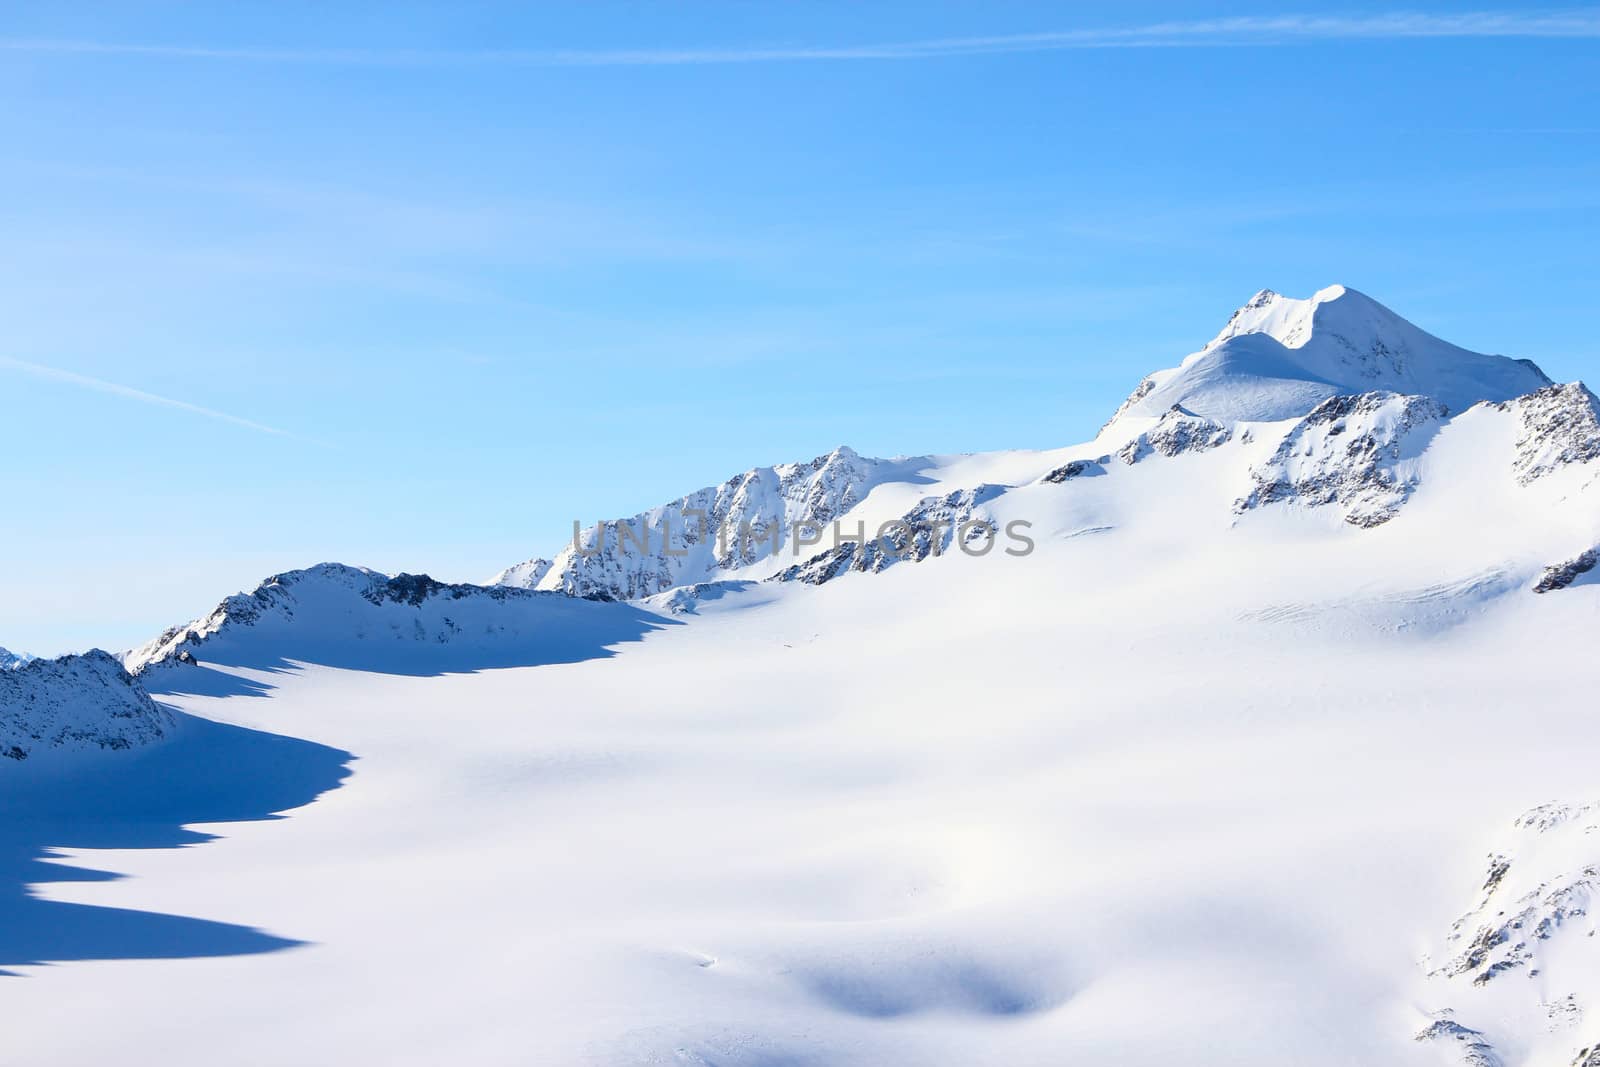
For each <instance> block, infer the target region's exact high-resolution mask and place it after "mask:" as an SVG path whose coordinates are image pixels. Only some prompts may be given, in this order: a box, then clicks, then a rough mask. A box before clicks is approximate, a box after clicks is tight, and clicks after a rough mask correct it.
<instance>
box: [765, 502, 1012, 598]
mask: <svg viewBox="0 0 1600 1067" xmlns="http://www.w3.org/2000/svg"><path fill="white" fill-rule="evenodd" d="M1004 492H1005V486H1001V485H988V484H985V485H980V486H977V487H975V488H972V489H961V490H957V491H956V492H954V493H949V494H947V495H945V496H942V497H928V498H926V499H924V500H923V501H922V502H921V503H919V504H918V505H917V506H916V507H914V508H912V509H911V510H910V511H908V512H906V513H905V514H904V515H902V516H901V517H900V518H899V520H897V521H896V522H895V523H894V524H892V525H889V526H888V528H887V529H885V530H884V531H883V532H882V533H881V535H878V534H876V533H875V532H874V531H868V534H869V537H868V539H867V540H866V541H865V542H861V541H845V542H843V543H842V544H838V545H835V546H833V547H832V548H829V549H827V550H826V551H824V552H820V553H818V554H817V555H815V556H812V557H811V558H810V559H807V560H804V561H802V562H800V563H796V564H795V565H794V566H792V567H788V568H785V569H784V570H782V571H780V572H779V573H777V574H775V575H773V576H772V577H771V578H770V579H768V581H774V582H803V583H805V584H806V585H825V584H827V583H828V582H831V581H833V579H835V578H837V577H839V576H840V575H842V574H846V573H848V572H850V571H861V572H868V573H877V572H878V571H882V570H884V569H886V568H888V567H892V566H894V565H895V564H896V563H901V562H911V563H920V562H922V561H923V560H925V559H927V558H929V557H930V556H939V555H943V554H944V553H945V552H946V551H949V550H952V549H956V548H958V547H960V546H959V545H958V539H960V540H962V543H963V544H972V543H973V542H976V541H981V540H987V539H988V538H991V537H998V531H997V530H996V529H995V528H994V526H992V525H990V524H988V523H986V522H985V521H984V520H983V517H982V514H981V512H980V509H981V508H982V507H983V505H985V504H987V503H988V502H989V501H991V500H993V499H995V498H996V497H998V496H999V495H1000V494H1001V493H1004ZM969 524H981V525H982V526H983V527H984V528H983V529H979V528H978V526H977V525H969Z"/></svg>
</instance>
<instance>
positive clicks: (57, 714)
mask: <svg viewBox="0 0 1600 1067" xmlns="http://www.w3.org/2000/svg"><path fill="white" fill-rule="evenodd" d="M172 725H173V720H172V716H171V714H170V713H168V712H167V711H166V710H165V709H164V708H162V707H161V706H160V705H158V704H156V702H155V701H153V700H151V699H150V695H149V694H148V693H146V692H145V691H144V689H143V688H142V687H141V686H140V685H139V683H138V682H137V681H136V680H135V679H134V678H133V677H132V676H130V675H129V674H128V672H127V671H126V670H124V669H123V666H122V664H121V663H118V662H117V660H116V658H115V657H114V656H112V655H111V654H110V653H109V652H102V651H100V650H99V649H94V650H92V651H89V652H85V653H83V654H81V655H72V656H61V657H59V658H57V659H30V660H28V661H26V662H24V663H21V664H20V665H17V666H15V667H12V668H10V669H8V670H3V671H0V757H5V758H7V759H13V760H23V759H28V758H29V757H31V756H34V755H37V754H39V753H41V752H43V751H48V750H62V751H74V750H94V749H129V748H135V747H138V746H140V745H146V744H149V743H150V742H152V741H158V740H160V739H161V738H162V737H164V736H166V734H167V733H168V731H170V730H171V728H172Z"/></svg>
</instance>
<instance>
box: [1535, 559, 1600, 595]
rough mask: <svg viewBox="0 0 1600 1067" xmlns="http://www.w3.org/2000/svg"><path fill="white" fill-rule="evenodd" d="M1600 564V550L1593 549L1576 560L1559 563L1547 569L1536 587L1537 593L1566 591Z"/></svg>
mask: <svg viewBox="0 0 1600 1067" xmlns="http://www.w3.org/2000/svg"><path fill="white" fill-rule="evenodd" d="M1596 563H1600V549H1597V548H1591V549H1589V551H1587V552H1584V553H1582V554H1580V555H1579V556H1578V557H1577V558H1576V559H1569V560H1567V561H1566V562H1565V563H1557V564H1554V565H1552V566H1549V567H1546V568H1545V570H1544V575H1543V576H1542V577H1540V579H1539V581H1538V582H1537V583H1536V584H1535V585H1534V587H1533V591H1534V592H1535V593H1550V592H1554V591H1555V590H1557V589H1565V588H1566V587H1567V586H1569V585H1571V584H1572V583H1573V582H1575V581H1577V580H1578V579H1579V578H1580V577H1582V576H1583V575H1585V574H1588V573H1589V572H1590V571H1592V570H1594V567H1595V564H1596Z"/></svg>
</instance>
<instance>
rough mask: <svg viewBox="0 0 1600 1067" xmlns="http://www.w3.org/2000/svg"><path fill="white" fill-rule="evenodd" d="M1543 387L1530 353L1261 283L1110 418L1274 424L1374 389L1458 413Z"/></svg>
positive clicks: (1344, 297) (1367, 300)
mask: <svg viewBox="0 0 1600 1067" xmlns="http://www.w3.org/2000/svg"><path fill="white" fill-rule="evenodd" d="M1549 384H1550V379H1549V378H1547V377H1545V375H1544V372H1543V371H1541V370H1540V369H1539V368H1538V367H1536V366H1534V365H1533V364H1532V363H1530V362H1528V361H1526V360H1515V359H1507V358H1505V357H1504V356H1486V355H1481V354H1479V353H1476V352H1469V351H1467V350H1466V349H1464V348H1457V347H1456V346H1455V345H1452V344H1449V343H1448V342H1445V341H1441V340H1439V338H1437V337H1434V336H1433V335H1432V334H1429V333H1426V332H1424V331H1423V330H1420V329H1418V328H1417V327H1416V326H1413V325H1412V324H1411V323H1409V322H1407V321H1406V320H1405V319H1403V318H1401V317H1400V316H1399V315H1396V314H1395V313H1394V312H1392V311H1390V310H1389V309H1388V308H1386V307H1384V306H1383V305H1382V304H1379V303H1378V302H1377V301H1375V300H1373V299H1372V298H1371V297H1368V296H1365V295H1363V294H1361V293H1358V292H1356V291H1355V290H1354V289H1347V288H1345V287H1344V286H1342V285H1332V286H1329V287H1328V288H1326V289H1322V290H1320V291H1319V292H1317V293H1316V294H1314V295H1313V296H1312V297H1311V298H1310V299H1309V300H1294V299H1290V298H1289V297H1285V296H1280V295H1278V294H1277V293H1274V292H1273V291H1272V290H1270V289H1263V290H1261V292H1259V293H1257V294H1256V295H1255V296H1254V297H1252V298H1251V299H1250V301H1249V302H1248V303H1246V304H1245V305H1244V306H1243V307H1241V308H1240V309H1239V310H1238V311H1236V312H1234V313H1233V317H1232V318H1230V319H1229V320H1228V323H1227V325H1225V326H1224V327H1223V328H1222V331H1221V332H1220V333H1218V334H1217V336H1216V337H1214V338H1212V340H1211V342H1210V343H1209V344H1207V345H1206V346H1205V347H1204V348H1202V349H1201V350H1200V351H1198V352H1196V353H1194V354H1193V355H1190V356H1187V357H1185V359H1184V360H1183V362H1182V363H1180V364H1179V365H1178V366H1176V367H1173V368H1171V369H1169V370H1160V371H1156V372H1155V373H1154V374H1151V375H1149V376H1148V377H1146V378H1145V379H1144V380H1143V381H1141V382H1140V383H1139V386H1138V388H1136V389H1135V390H1134V391H1133V393H1132V395H1130V396H1129V397H1128V399H1127V400H1125V401H1124V402H1123V404H1122V407H1121V408H1119V409H1118V411H1117V413H1116V415H1115V416H1114V417H1113V419H1114V421H1115V420H1121V419H1123V418H1129V417H1131V418H1139V417H1144V418H1159V417H1160V416H1161V415H1162V414H1163V413H1165V412H1166V411H1168V410H1170V409H1171V408H1172V407H1173V406H1174V405H1182V406H1183V407H1184V408H1187V409H1188V410H1190V411H1193V412H1195V413H1196V414H1199V415H1203V416H1205V417H1208V418H1212V419H1218V420H1222V421H1255V422H1274V421H1278V420H1281V419H1286V418H1290V417H1293V416H1296V415H1304V414H1306V413H1307V412H1309V411H1310V410H1311V409H1312V408H1314V407H1316V406H1317V405H1318V404H1320V403H1321V402H1322V401H1324V400H1327V399H1328V398H1329V397H1332V396H1338V395H1341V394H1356V393H1370V392H1379V391H1381V392H1390V393H1397V394H1400V395H1402V396H1426V397H1431V398H1432V399H1434V400H1437V401H1439V402H1440V403H1441V404H1443V405H1444V406H1445V407H1446V408H1447V409H1449V410H1450V411H1452V412H1459V411H1463V410H1465V409H1466V408H1468V407H1471V406H1472V405H1473V404H1476V403H1479V402H1481V401H1484V400H1510V399H1511V398H1513V397H1517V396H1522V395H1524V394H1526V393H1531V392H1533V391H1534V390H1536V389H1539V388H1542V387H1543V386H1546V385H1549Z"/></svg>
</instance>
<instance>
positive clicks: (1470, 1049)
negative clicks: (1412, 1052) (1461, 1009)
mask: <svg viewBox="0 0 1600 1067" xmlns="http://www.w3.org/2000/svg"><path fill="white" fill-rule="evenodd" d="M1417 1040H1418V1041H1444V1042H1449V1043H1451V1044H1453V1045H1455V1046H1456V1048H1457V1051H1458V1052H1459V1053H1460V1055H1461V1063H1462V1064H1463V1065H1464V1067H1502V1065H1503V1063H1504V1061H1503V1060H1501V1058H1500V1056H1499V1054H1498V1053H1496V1052H1495V1050H1494V1046H1493V1045H1491V1044H1490V1043H1489V1041H1488V1039H1487V1038H1485V1037H1484V1036H1483V1033H1482V1031H1479V1030H1474V1029H1472V1028H1471V1027H1467V1026H1462V1025H1461V1024H1460V1023H1458V1022H1456V1021H1455V1020H1454V1019H1436V1020H1435V1021H1434V1022H1433V1023H1431V1024H1429V1026H1428V1027H1427V1028H1426V1029H1425V1030H1423V1031H1422V1033H1420V1034H1418V1035H1417Z"/></svg>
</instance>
